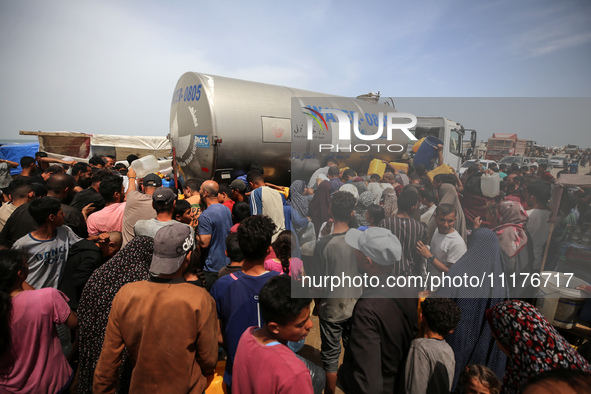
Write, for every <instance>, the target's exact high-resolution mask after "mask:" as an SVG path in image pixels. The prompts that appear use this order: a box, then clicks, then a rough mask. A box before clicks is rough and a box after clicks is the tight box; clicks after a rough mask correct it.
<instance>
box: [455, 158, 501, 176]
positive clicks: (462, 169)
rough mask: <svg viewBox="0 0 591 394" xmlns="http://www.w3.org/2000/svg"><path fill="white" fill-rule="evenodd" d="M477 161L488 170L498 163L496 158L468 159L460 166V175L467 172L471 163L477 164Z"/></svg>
mask: <svg viewBox="0 0 591 394" xmlns="http://www.w3.org/2000/svg"><path fill="white" fill-rule="evenodd" d="M476 162H478V163H480V164H482V168H483V169H485V170H488V169H489V168H490V167H491V165H493V164H495V165H496V164H497V162H496V161H494V160H475V159H473V160H466V161H465V162H464V164H462V166H461V167H460V171H459V173H460V176H461V175H463V174H464V172H466V170H467V169H468V168H469V167H470V166H471V165H473V164H475V163H476Z"/></svg>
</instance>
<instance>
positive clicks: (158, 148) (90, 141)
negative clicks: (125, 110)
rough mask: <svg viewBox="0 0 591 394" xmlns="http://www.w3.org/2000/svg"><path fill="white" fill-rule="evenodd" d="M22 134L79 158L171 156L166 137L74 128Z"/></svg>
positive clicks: (56, 151)
mask: <svg viewBox="0 0 591 394" xmlns="http://www.w3.org/2000/svg"><path fill="white" fill-rule="evenodd" d="M20 134H21V135H35V136H37V137H38V138H39V147H40V150H42V151H45V152H47V153H52V154H54V155H55V157H64V156H69V157H72V158H74V159H76V160H78V161H80V160H81V159H88V158H90V157H91V156H93V155H99V156H106V155H113V156H115V158H116V159H117V160H118V161H119V160H125V158H126V157H127V156H128V155H130V154H134V155H137V156H139V157H143V156H147V155H154V156H156V157H164V156H171V153H170V152H171V144H170V141H169V140H168V138H166V137H150V136H131V135H104V134H86V133H79V132H75V131H55V132H46V131H21V132H20Z"/></svg>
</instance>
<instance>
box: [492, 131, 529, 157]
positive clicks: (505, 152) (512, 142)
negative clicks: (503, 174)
mask: <svg viewBox="0 0 591 394" xmlns="http://www.w3.org/2000/svg"><path fill="white" fill-rule="evenodd" d="M527 143H528V141H527V140H520V139H518V138H517V134H502V133H493V136H492V137H491V138H489V139H488V142H487V143H486V156H485V159H487V160H499V159H500V158H502V157H504V156H513V155H516V156H519V155H525V154H526V150H527ZM532 143H533V141H532ZM532 145H533V144H532Z"/></svg>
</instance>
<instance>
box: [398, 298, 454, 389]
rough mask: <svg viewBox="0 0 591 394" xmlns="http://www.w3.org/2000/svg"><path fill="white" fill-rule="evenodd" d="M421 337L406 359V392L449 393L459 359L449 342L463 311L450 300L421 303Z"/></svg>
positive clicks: (414, 343) (414, 342) (440, 299)
mask: <svg viewBox="0 0 591 394" xmlns="http://www.w3.org/2000/svg"><path fill="white" fill-rule="evenodd" d="M421 311H422V313H421V316H420V321H421V333H422V334H419V338H417V339H415V340H414V341H412V345H411V347H410V351H409V353H408V357H407V359H406V392H407V393H410V394H422V393H449V392H450V390H451V386H452V383H453V380H454V370H455V358H454V352H453V350H452V348H451V347H450V346H449V345H448V344H447V342H445V340H444V338H445V336H446V335H447V334H450V333H452V332H453V330H454V329H455V328H456V326H457V324H458V322H459V321H460V308H458V306H457V305H456V304H455V303H454V302H453V301H451V300H450V299H448V298H436V297H429V298H427V299H425V300H424V301H423V302H422V303H421Z"/></svg>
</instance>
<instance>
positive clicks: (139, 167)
mask: <svg viewBox="0 0 591 394" xmlns="http://www.w3.org/2000/svg"><path fill="white" fill-rule="evenodd" d="M131 168H133V169H134V171H135V173H136V174H137V177H138V178H143V177H145V176H146V175H148V174H151V173H156V172H158V171H159V170H160V165H159V164H158V159H156V157H155V156H153V155H148V156H144V157H142V158H141V159H137V160H134V161H133V163H131Z"/></svg>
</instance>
